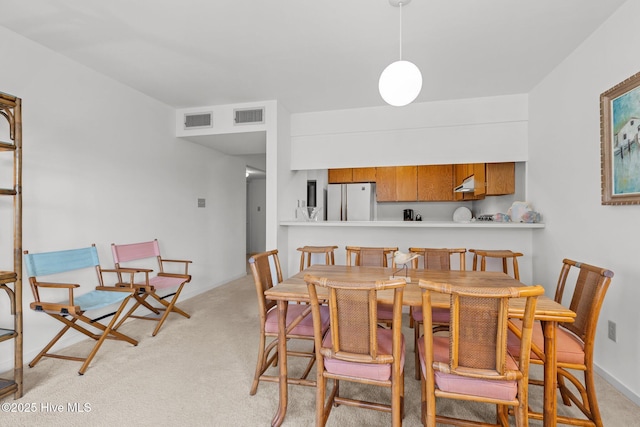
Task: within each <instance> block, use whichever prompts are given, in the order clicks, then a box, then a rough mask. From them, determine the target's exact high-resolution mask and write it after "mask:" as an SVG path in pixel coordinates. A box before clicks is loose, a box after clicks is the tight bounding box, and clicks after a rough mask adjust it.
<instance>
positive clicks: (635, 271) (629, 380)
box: [528, 1, 640, 404]
mask: <svg viewBox="0 0 640 427" xmlns="http://www.w3.org/2000/svg"><path fill="white" fill-rule="evenodd" d="M639 15H640V2H637V1H629V2H627V3H625V4H624V5H623V6H622V7H621V8H620V9H619V10H618V11H617V12H616V13H615V14H613V15H612V16H611V18H609V20H608V21H606V22H605V23H604V24H603V25H602V26H601V27H600V28H599V29H598V30H597V31H596V32H595V33H594V34H593V35H592V36H591V37H590V38H588V39H587V40H586V41H585V42H584V43H583V44H582V45H581V46H580V47H579V48H578V49H576V50H575V51H574V52H573V53H572V54H571V55H570V56H569V57H567V58H566V59H565V61H564V62H563V63H562V64H561V65H560V66H558V67H557V69H555V70H554V71H553V72H552V73H551V74H550V75H549V76H547V78H545V79H544V80H543V81H542V82H541V83H540V84H539V85H538V86H537V87H536V88H534V89H533V90H532V91H531V93H530V94H529V100H530V103H529V113H530V114H529V131H530V133H529V163H528V168H529V180H528V182H529V189H528V191H529V195H530V198H531V199H532V200H535V203H536V207H537V208H538V209H539V210H540V211H541V212H543V213H544V218H545V222H546V228H545V229H544V230H541V232H539V233H534V236H535V237H534V250H535V258H534V280H535V281H536V282H538V283H541V284H543V285H544V286H545V287H546V289H547V291H548V292H551V291H552V289H554V288H555V284H556V281H557V278H558V274H559V271H560V267H561V262H562V259H563V258H571V259H574V260H577V261H582V262H586V263H589V264H595V265H597V266H600V267H604V268H608V269H610V270H612V271H613V272H614V273H615V277H614V278H613V281H612V284H611V287H610V289H609V292H608V294H607V297H606V299H605V301H604V305H603V307H602V312H601V315H600V321H599V323H598V332H597V336H596V340H597V342H596V346H595V363H596V364H597V366H598V369H599V370H600V372H601V373H602V374H603V375H605V377H606V378H607V379H608V380H609V382H611V383H613V384H614V385H615V386H616V387H617V388H619V389H621V390H622V391H625V392H626V393H627V395H628V396H629V397H630V398H632V399H633V400H634V401H635V402H636V403H638V404H640V397H639V396H640V369H638V360H640V336H639V335H638V324H640V310H638V301H640V287H639V286H638V283H637V282H638V278H640V262H638V242H639V241H640V229H639V228H638V227H637V222H638V217H639V215H640V206H602V205H601V203H600V194H601V193H600V104H599V96H600V94H601V93H602V92H604V91H606V90H607V89H609V88H611V87H613V86H615V85H616V84H618V83H619V82H621V81H623V80H625V79H626V78H628V77H629V76H631V75H633V74H635V73H637V72H638V71H640V56H639V55H638V54H637V49H634V47H633V46H636V43H635V41H636V40H637V41H638V42H640V34H639V33H638V32H637V31H628V29H631V28H635V27H636V21H637V19H636V17H637V16H639ZM567 129H571V131H570V132H567ZM608 320H612V321H614V322H616V324H617V342H613V341H611V340H609V339H608V338H607V321H608Z"/></svg>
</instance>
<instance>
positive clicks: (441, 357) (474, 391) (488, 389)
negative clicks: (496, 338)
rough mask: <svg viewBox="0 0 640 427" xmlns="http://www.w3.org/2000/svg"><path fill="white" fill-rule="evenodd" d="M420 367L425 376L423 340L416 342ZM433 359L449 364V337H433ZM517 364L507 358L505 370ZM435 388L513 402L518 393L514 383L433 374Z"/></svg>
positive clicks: (516, 384) (515, 366) (440, 373)
mask: <svg viewBox="0 0 640 427" xmlns="http://www.w3.org/2000/svg"><path fill="white" fill-rule="evenodd" d="M418 351H419V354H420V366H421V369H422V375H425V364H424V363H425V362H424V339H420V341H418ZM433 359H434V361H436V362H442V363H449V337H440V336H434V337H433ZM517 366H518V365H517V363H516V361H515V360H513V358H512V357H508V358H507V368H508V369H517ZM435 381H436V386H437V387H438V388H439V389H440V390H442V391H446V392H449V393H460V394H465V395H473V396H481V397H488V398H493V399H501V400H513V399H515V397H516V394H517V392H518V383H517V382H516V381H490V380H482V379H475V378H468V377H463V376H460V375H455V374H445V373H442V372H438V371H436V372H435Z"/></svg>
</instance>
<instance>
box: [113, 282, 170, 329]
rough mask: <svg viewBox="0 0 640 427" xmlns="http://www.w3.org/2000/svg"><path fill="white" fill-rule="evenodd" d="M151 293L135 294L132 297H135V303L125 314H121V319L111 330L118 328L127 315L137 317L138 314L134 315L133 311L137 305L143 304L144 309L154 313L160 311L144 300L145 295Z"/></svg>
mask: <svg viewBox="0 0 640 427" xmlns="http://www.w3.org/2000/svg"><path fill="white" fill-rule="evenodd" d="M149 295H151V294H148V293H146V292H145V293H144V294H143V295H142V296H140V295H138V294H135V295H134V298H135V299H136V303H135V304H134V305H133V306H132V307H131V309H130V310H129V311H127V314H125V315H124V316H122V319H120V321H119V322H118V324H117V325H116V326H115V327H114V328H113V330H114V331H115V330H117V329H118V328H120V326H122V324H123V323H124V322H125V321H126V320H127V319H128V318H129V317H134V318H139V317H140V316H134V315H133V313H134V312H135V311H136V310H137V309H138V307H140V306H143V307H145V308H146V309H148V310H149V311H151V312H153V313H154V314H160V311H159V310H158V309H157V308H155V307H154V306H152V305H151V304H149V303H148V302H147V301H145V300H146V299H147V297H148V296H149Z"/></svg>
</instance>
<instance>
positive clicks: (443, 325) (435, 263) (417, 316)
mask: <svg viewBox="0 0 640 427" xmlns="http://www.w3.org/2000/svg"><path fill="white" fill-rule="evenodd" d="M409 252H410V253H415V254H419V255H420V257H418V258H415V259H414V260H413V261H412V262H413V268H414V269H417V268H420V267H421V266H422V268H423V269H425V270H446V271H449V270H451V258H452V257H454V256H455V255H456V254H457V255H459V258H460V259H459V263H458V269H459V270H460V271H465V268H466V262H465V255H466V253H467V250H466V249H465V248H417V247H411V248H409ZM420 260H422V263H420V262H419V261H420ZM410 314H411V326H413V343H414V346H413V350H414V354H415V362H416V369H415V378H416V379H417V380H419V379H420V370H419V369H418V368H419V366H420V360H419V357H418V351H417V349H418V340H419V339H420V327H421V326H422V323H423V322H422V310H420V309H419V308H414V307H411V308H410ZM431 323H432V325H433V327H434V328H435V329H434V330H435V331H436V332H437V331H446V330H448V329H449V310H447V309H446V308H438V307H434V308H433V311H432V313H431Z"/></svg>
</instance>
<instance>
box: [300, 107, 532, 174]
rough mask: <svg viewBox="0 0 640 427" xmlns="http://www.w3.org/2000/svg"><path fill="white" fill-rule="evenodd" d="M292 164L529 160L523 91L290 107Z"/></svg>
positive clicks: (320, 166) (317, 166) (309, 166)
mask: <svg viewBox="0 0 640 427" xmlns="http://www.w3.org/2000/svg"><path fill="white" fill-rule="evenodd" d="M291 140H292V150H291V152H292V154H291V168H292V169H294V170H299V169H326V168H340V167H359V166H400V165H415V164H447V163H474V162H477V163H482V162H510V161H526V160H527V96H526V95H510V96H497V97H490V98H475V99H462V100H455V101H439V102H428V103H414V104H410V105H408V106H406V107H402V108H397V107H390V106H384V107H373V108H359V109H352V110H338V111H323V112H318V113H303V114H293V115H292V117H291Z"/></svg>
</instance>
